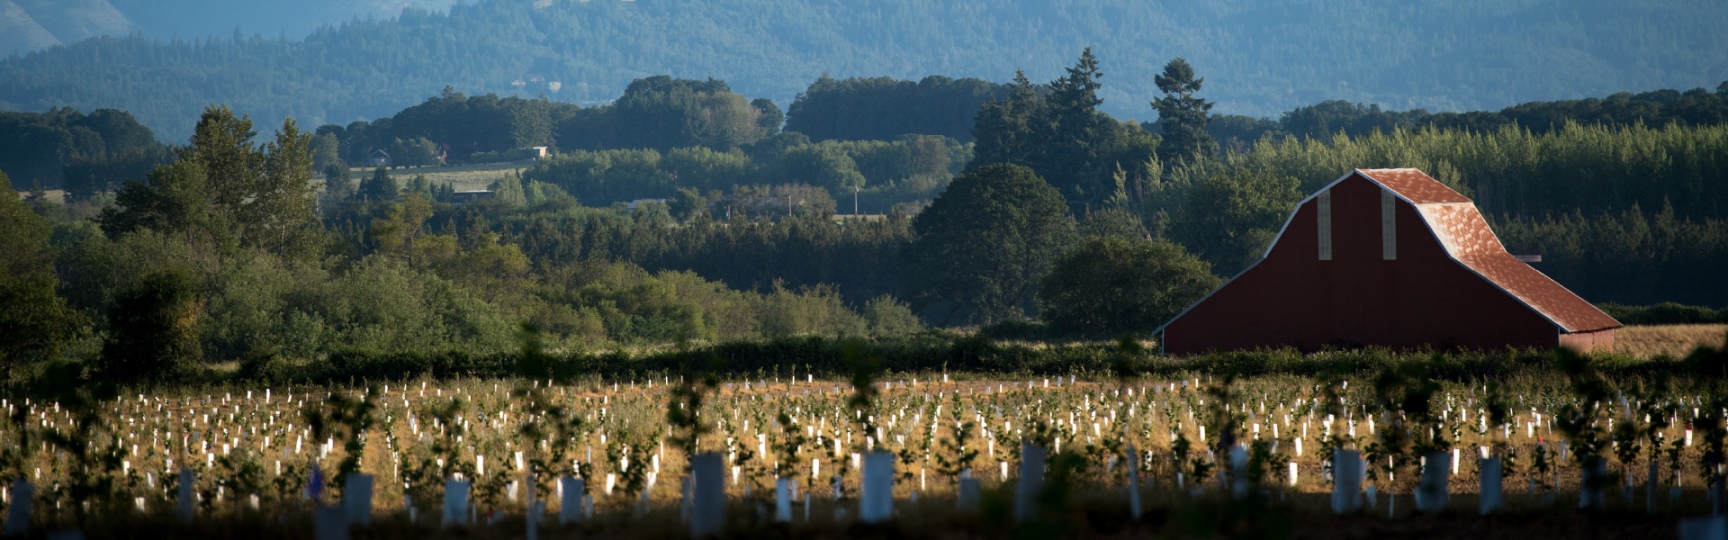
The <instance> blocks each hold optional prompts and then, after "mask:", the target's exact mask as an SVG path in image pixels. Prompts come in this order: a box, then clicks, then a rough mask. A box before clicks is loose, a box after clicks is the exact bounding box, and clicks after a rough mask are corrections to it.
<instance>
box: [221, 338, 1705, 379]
mask: <svg viewBox="0 0 1728 540" xmlns="http://www.w3.org/2000/svg"><path fill="white" fill-rule="evenodd" d="M858 357H871V358H879V359H881V369H882V370H884V372H885V373H887V374H888V375H885V376H893V374H895V373H901V374H917V373H935V372H943V373H965V374H975V375H988V376H999V377H1009V378H1013V377H1021V376H1024V377H1034V376H1036V377H1050V376H1057V375H1064V376H1066V375H1077V376H1080V377H1082V378H1109V377H1112V376H1113V374H1114V373H1117V372H1118V371H1120V370H1122V369H1123V368H1124V365H1127V366H1130V367H1131V368H1132V369H1133V370H1134V371H1135V372H1137V373H1141V374H1144V375H1145V376H1150V377H1182V376H1185V375H1189V374H1194V373H1206V374H1233V375H1237V376H1242V377H1252V376H1264V375H1290V376H1298V377H1314V376H1318V375H1321V374H1334V375H1336V374H1340V373H1342V374H1352V373H1354V374H1358V375H1363V376H1367V375H1372V374H1374V373H1379V372H1380V371H1382V370H1384V369H1386V368H1389V367H1396V366H1399V365H1404V364H1411V363H1421V364H1424V366H1425V368H1424V369H1426V372H1425V376H1426V377H1430V378H1434V379H1443V380H1452V381H1462V380H1480V379H1497V378H1503V377H1510V376H1514V375H1558V373H1559V372H1558V371H1555V370H1556V356H1555V353H1554V352H1551V351H1540V350H1503V351H1454V352H1442V353H1435V352H1432V351H1408V352H1395V351H1388V350H1384V349H1363V350H1353V351H1320V352H1309V353H1305V352H1301V351H1297V350H1294V349H1279V350H1260V351H1240V352H1226V353H1209V354H1203V355H1198V356H1191V357H1169V356H1162V355H1147V354H1144V353H1140V352H1135V350H1134V349H1129V350H1125V349H1123V348H1122V347H1121V345H1120V344H1118V343H1110V342H1081V343H1071V344H1029V343H1019V342H1001V341H995V340H991V339H989V338H985V337H982V336H978V335H959V334H949V333H943V332H927V333H924V334H920V335H917V336H912V337H906V338H897V339H876V340H861V339H843V338H826V337H819V336H816V337H792V338H781V339H771V340H761V341H738V342H728V343H720V344H716V345H713V346H709V347H697V348H687V349H680V350H670V351H658V352H639V353H632V352H628V351H622V350H619V351H611V352H566V353H540V352H536V353H533V354H529V355H526V356H525V355H523V354H519V353H492V354H486V353H470V352H464V351H444V352H419V353H408V352H402V353H370V352H342V353H336V354H332V355H330V357H329V358H328V360H326V361H321V362H292V361H278V362H274V363H271V364H269V365H268V366H265V367H264V368H263V369H260V370H258V371H257V372H255V374H252V375H249V376H253V377H257V378H259V379H262V380H266V381H277V382H303V383H337V382H340V383H347V382H350V381H354V382H359V381H380V380H405V379H412V378H418V377H422V376H430V377H433V378H438V379H449V378H460V377H505V376H524V377H530V378H541V379H544V378H549V379H554V380H562V381H570V380H576V379H580V378H587V377H602V378H607V379H611V378H626V379H631V378H646V377H658V376H676V374H678V373H682V372H684V371H685V370H686V369H687V368H689V367H691V366H702V367H704V368H705V369H709V370H712V371H713V372H716V373H719V374H721V375H722V376H723V377H726V378H735V379H774V378H789V377H797V378H800V379H802V378H804V377H806V376H814V377H817V378H822V377H830V378H832V377H844V376H850V375H851V374H852V373H853V370H854V364H853V362H852V360H850V359H851V358H858ZM1591 358H1592V362H1593V363H1594V365H1595V366H1596V368H1597V369H1599V370H1600V371H1601V372H1602V373H1604V374H1607V375H1612V376H1636V375H1649V374H1656V373H1668V374H1673V375H1677V376H1681V375H1683V376H1689V377H1700V378H1721V377H1728V351H1725V350H1723V349H1711V348H1700V349H1699V350H1698V351H1695V352H1693V353H1692V354H1691V355H1689V356H1688V357H1686V358H1683V359H1676V358H1666V357H1658V358H1655V359H1649V360H1645V359H1638V358H1633V357H1630V356H1625V355H1600V356H1592V357H1591ZM219 379H220V377H217V378H214V379H211V380H219Z"/></svg>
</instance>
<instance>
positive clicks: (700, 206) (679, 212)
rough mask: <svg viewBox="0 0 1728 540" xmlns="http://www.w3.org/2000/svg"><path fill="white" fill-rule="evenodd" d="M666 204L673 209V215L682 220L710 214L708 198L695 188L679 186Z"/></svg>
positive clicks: (685, 220) (686, 220)
mask: <svg viewBox="0 0 1728 540" xmlns="http://www.w3.org/2000/svg"><path fill="white" fill-rule="evenodd" d="M666 204H667V206H668V207H670V208H671V210H672V217H673V218H676V219H677V220H678V221H681V222H688V221H690V220H692V219H696V217H697V216H703V215H707V214H708V199H707V198H706V197H703V196H702V193H701V192H699V191H696V190H695V189H694V188H679V189H678V193H676V194H674V195H672V199H671V200H669V201H667V202H666Z"/></svg>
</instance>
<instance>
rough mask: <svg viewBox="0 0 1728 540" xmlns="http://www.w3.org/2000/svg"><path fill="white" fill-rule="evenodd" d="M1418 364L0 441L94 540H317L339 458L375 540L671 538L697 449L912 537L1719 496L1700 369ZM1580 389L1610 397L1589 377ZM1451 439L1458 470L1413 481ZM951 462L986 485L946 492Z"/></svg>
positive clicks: (1571, 525) (122, 401) (141, 399)
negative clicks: (1038, 456)
mask: <svg viewBox="0 0 1728 540" xmlns="http://www.w3.org/2000/svg"><path fill="white" fill-rule="evenodd" d="M1415 375H1419V374H1416V373H1413V372H1412V373H1402V374H1400V373H1396V372H1394V371H1387V372H1385V373H1382V374H1380V375H1377V376H1355V377H1351V376H1340V377H1321V378H1320V379H1318V380H1317V379H1310V378H1297V377H1290V376H1266V377H1256V378H1250V379H1244V380H1234V381H1232V380H1227V379H1223V378H1215V377H1210V376H1206V375H1198V376H1184V377H1170V378H1162V379H1144V380H1109V379H1104V380H1076V378H1075V377H1072V376H1054V377H1044V376H1039V377H1035V378H1016V379H1012V380H1009V379H1006V378H1003V377H1000V376H997V377H992V378H974V377H969V376H964V375H962V374H942V373H929V374H924V375H922V376H911V375H906V376H904V377H902V376H900V375H895V376H894V378H893V379H892V380H881V381H875V382H873V383H870V384H869V385H868V386H864V387H862V388H866V389H868V390H864V391H860V390H859V389H858V388H854V387H853V386H852V385H851V382H850V381H836V380H823V379H816V378H814V377H812V376H808V375H805V376H791V377H784V378H776V379H755V380H743V379H733V380H726V381H721V382H718V383H717V384H716V385H715V386H712V387H704V386H702V385H699V384H691V385H685V384H680V378H679V377H678V376H676V375H660V376H655V377H640V378H636V379H633V380H630V379H624V380H613V379H598V378H593V379H588V380H584V381H577V382H565V383H562V384H560V383H557V382H555V381H547V380H530V379H466V380H452V381H435V380H416V381H396V382H390V383H379V384H374V385H369V386H367V387H356V386H334V387H275V388H253V389H239V388H235V389H231V390H224V391H220V392H209V393H204V392H199V393H196V394H194V393H187V392H172V391H171V392H165V393H144V394H139V393H133V394H131V395H126V396H122V397H121V398H119V399H117V400H113V401H109V402H105V403H98V404H96V405H95V407H94V408H90V407H85V408H79V407H76V406H67V405H65V404H59V403H43V402H37V401H22V400H13V399H8V400H7V401H6V402H5V403H4V405H3V406H4V408H5V409H6V410H7V412H8V413H10V414H9V416H10V417H11V418H12V419H13V423H11V424H9V425H8V426H7V427H6V429H5V431H4V433H3V434H0V437H3V439H4V446H5V448H8V449H11V450H9V451H8V453H7V454H6V457H7V460H6V462H5V466H6V474H7V476H8V477H11V478H23V479H27V480H28V481H29V483H30V484H31V485H32V486H33V487H34V489H35V495H34V500H33V501H32V503H33V505H32V506H31V508H32V510H31V511H30V518H29V519H30V521H31V525H32V530H35V531H38V532H40V531H42V530H53V529H58V528H64V527H77V528H79V529H81V530H83V531H85V532H86V533H87V534H90V535H92V536H96V537H105V536H114V537H127V536H135V535H137V534H139V531H154V532H153V533H152V534H176V535H181V534H185V535H223V536H226V535H232V534H237V533H238V532H240V531H248V532H246V534H249V535H252V534H254V532H255V533H256V535H262V536H264V537H278V536H285V537H305V536H309V535H310V534H311V533H312V531H313V528H312V524H313V523H314V521H315V519H314V516H315V515H316V514H315V510H316V509H317V508H319V505H320V504H323V505H349V504H353V503H352V502H348V501H352V500H353V499H354V496H355V494H354V493H350V492H347V486H346V484H347V479H348V478H350V477H349V476H348V474H349V473H361V474H365V475H370V477H371V478H372V479H374V480H373V482H372V486H373V487H372V489H371V493H370V496H369V497H365V498H364V499H365V501H367V502H368V503H369V505H370V508H369V509H367V510H364V515H366V516H368V517H367V518H366V519H369V520H375V521H371V524H369V525H358V526H356V528H355V529H353V531H354V534H356V535H358V536H362V537H401V536H425V535H438V534H460V535H477V536H481V537H518V536H520V535H523V534H525V532H526V531H525V525H526V522H525V516H527V515H528V514H530V513H533V514H534V515H535V516H538V517H536V521H537V522H538V524H539V525H538V527H537V528H536V532H537V533H538V534H542V535H548V536H549V537H565V536H569V537H590V536H598V537H636V536H655V537H661V536H664V537H681V536H687V535H688V534H689V528H688V525H686V524H687V523H690V522H691V520H692V519H693V518H692V517H691V516H692V512H694V511H695V510H694V508H695V505H697V504H698V503H697V502H695V501H693V500H692V499H700V498H701V497H700V496H697V495H692V494H690V492H687V491H686V488H685V486H686V483H685V479H686V478H689V473H690V470H691V468H690V466H689V463H690V461H689V460H688V458H687V456H688V455H689V454H690V451H691V450H694V451H696V452H700V453H712V454H715V455H718V459H720V460H721V462H722V463H723V465H722V466H721V468H720V469H718V471H719V477H720V478H722V479H723V484H724V488H723V493H724V501H725V507H726V508H727V511H726V514H725V518H724V522H725V526H724V528H723V532H725V533H726V534H727V535H750V536H760V535H763V534H770V531H779V532H773V533H772V534H775V535H786V534H792V535H797V536H857V535H870V534H878V533H876V532H870V531H878V529H876V528H866V529H863V530H860V529H859V527H865V525H861V524H860V518H861V517H864V516H862V515H861V511H862V510H863V508H861V507H860V501H861V500H864V499H868V498H871V497H873V496H872V495H871V494H869V493H868V492H867V491H868V489H867V488H865V486H864V483H865V482H864V476H865V475H864V474H863V472H864V471H863V470H862V469H864V468H865V466H864V465H863V461H865V460H866V458H868V457H869V456H870V454H871V453H872V452H888V453H890V455H891V456H892V457H891V458H887V459H891V461H892V469H893V470H892V473H891V477H892V480H891V484H889V485H891V493H892V503H891V505H892V508H893V510H892V511H893V513H894V514H893V515H894V516H895V517H894V518H893V519H892V520H890V521H889V522H888V524H886V525H871V526H868V527H877V528H881V527H887V528H889V529H892V530H893V531H897V532H893V533H891V534H893V535H905V534H911V535H915V536H922V535H933V536H940V535H939V534H937V533H936V532H935V531H938V530H951V531H971V533H969V534H984V535H988V536H999V535H1003V534H1007V533H1009V532H1011V530H1012V529H1013V528H1014V526H1013V525H1011V524H1012V523H1015V522H1016V520H1017V519H1021V518H1022V517H1023V516H1022V513H1023V512H1024V511H1025V510H1024V508H1021V506H1022V505H1024V504H1033V505H1034V507H1035V508H1038V509H1041V510H1042V511H1041V512H1036V511H1035V512H1034V513H1038V514H1040V517H1037V518H1030V517H1026V518H1025V523H1023V524H1021V525H1020V527H1022V528H1026V527H1032V528H1034V529H1033V530H1038V529H1036V528H1037V527H1045V529H1042V530H1046V531H1047V532H1055V533H1057V534H1069V535H1075V536H1096V535H1102V536H1123V535H1126V536H1134V535H1139V534H1145V533H1152V532H1159V531H1163V532H1167V533H1169V532H1174V533H1180V534H1190V533H1193V534H1196V535H1199V536H1210V535H1214V534H1221V535H1239V534H1238V533H1240V534H1247V535H1249V536H1257V535H1258V534H1256V533H1254V532H1253V531H1254V530H1255V529H1253V527H1254V526H1255V525H1254V524H1255V523H1257V522H1259V520H1261V518H1263V517H1264V518H1267V519H1273V518H1275V521H1276V520H1283V521H1282V523H1284V524H1285V526H1286V527H1293V529H1292V530H1293V531H1294V532H1295V534H1297V535H1298V536H1303V535H1321V534H1329V533H1323V531H1334V532H1336V531H1340V530H1351V531H1366V530H1381V531H1423V532H1422V534H1433V535H1461V536H1472V535H1473V533H1471V532H1470V531H1472V530H1477V529H1474V527H1480V526H1481V525H1480V524H1481V523H1484V522H1485V521H1484V520H1492V521H1491V522H1492V523H1495V524H1497V525H1495V526H1496V527H1511V528H1513V530H1519V531H1526V530H1528V531H1543V530H1546V531H1549V532H1550V533H1554V534H1559V533H1562V532H1565V531H1572V532H1573V533H1576V532H1578V531H1585V530H1591V531H1596V530H1601V531H1619V532H1621V533H1624V534H1628V535H1630V534H1637V535H1640V537H1649V535H1652V534H1654V535H1671V534H1673V533H1674V532H1675V529H1674V519H1675V516H1677V515H1682V516H1683V515H1688V514H1698V513H1701V512H1706V511H1707V509H1708V504H1709V502H1708V500H1707V497H1706V496H1705V493H1704V486H1706V485H1707V483H1708V482H1711V481H1717V482H1719V481H1720V472H1719V469H1718V468H1717V467H1712V466H1709V464H1710V463H1717V462H1719V461H1720V457H1712V456H1719V454H1712V453H1711V452H1720V448H1721V447H1722V445H1723V438H1724V431H1723V428H1722V406H1723V402H1722V399H1723V397H1722V396H1721V395H1719V394H1718V395H1711V394H1709V393H1708V390H1707V389H1705V388H1703V387H1691V386H1685V385H1679V386H1666V385H1665V384H1664V383H1662V382H1660V381H1657V380H1634V379H1622V380H1611V381H1610V380H1606V379H1590V378H1589V377H1590V376H1589V374H1583V375H1577V376H1575V377H1574V379H1575V382H1574V383H1573V384H1568V382H1567V380H1566V378H1565V377H1560V376H1555V377H1537V376H1519V377H1517V378H1516V379H1515V380H1511V381H1506V382H1505V384H1504V385H1501V384H1487V383H1484V382H1482V381H1451V382H1441V381H1434V380H1430V379H1424V378H1422V377H1420V376H1415ZM1579 377H1582V378H1579ZM1590 380H1597V381H1600V382H1602V383H1604V384H1606V385H1607V386H1606V388H1608V389H1609V390H1608V392H1609V393H1607V394H1603V393H1601V391H1600V389H1598V390H1588V387H1589V384H1587V383H1589V381H1590ZM1578 381H1582V382H1584V383H1586V384H1585V385H1584V386H1579V385H1578V384H1577V382H1578ZM1577 388H1586V389H1587V390H1586V391H1584V392H1579V391H1575V389H1577ZM1592 392H1594V393H1592ZM695 396H700V397H699V398H697V397H695ZM668 407H673V408H676V409H678V410H680V411H686V412H691V413H693V414H687V415H686V414H680V415H671V416H669V415H668V414H667V413H668ZM80 443H86V444H80ZM1026 445H1029V446H1026ZM1031 448H1041V449H1042V451H1043V454H1045V456H1046V459H1045V460H1044V464H1043V465H1042V466H1040V465H1029V466H1030V467H1034V468H1035V469H1034V470H1036V469H1038V468H1041V469H1042V470H1043V473H1042V474H1039V475H1037V478H1039V479H1041V481H1042V483H1043V485H1044V486H1045V487H1044V488H1043V489H1040V490H1038V491H1037V493H1038V494H1037V495H1036V496H1034V497H1033V499H1032V500H1035V502H1034V503H1025V502H1023V501H1020V500H1018V498H1019V497H1021V496H1019V495H1017V490H1020V489H1021V488H1020V484H1021V482H1022V476H1025V474H1024V470H1023V468H1022V467H1023V462H1022V460H1023V458H1026V457H1027V456H1023V455H1022V452H1023V449H1031ZM1581 449H1582V450H1581ZM1334 450H1346V451H1356V452H1360V453H1361V455H1362V456H1363V461H1362V462H1361V463H1360V464H1359V466H1362V467H1363V470H1362V472H1364V473H1365V474H1364V477H1363V478H1362V480H1363V482H1362V483H1361V489H1360V490H1358V491H1357V493H1358V495H1356V497H1358V502H1359V503H1360V504H1361V508H1360V509H1356V510H1351V511H1349V512H1347V514H1349V515H1347V516H1345V517H1335V516H1333V512H1332V508H1331V505H1332V504H1333V503H1332V499H1333V496H1332V492H1333V491H1334V489H1335V488H1336V487H1337V484H1336V483H1334V482H1333V481H1332V480H1333V478H1332V467H1333V461H1332V460H1331V459H1330V458H1331V457H1332V456H1333V455H1334V454H1333V451H1334ZM1033 451H1036V450H1033ZM1580 452H1589V453H1590V454H1589V455H1592V456H1600V457H1601V458H1603V460H1604V461H1602V462H1601V465H1602V469H1601V470H1600V471H1599V472H1603V473H1606V474H1604V475H1596V476H1590V477H1588V478H1587V477H1586V476H1585V475H1583V474H1581V472H1580V471H1581V470H1584V468H1585V467H1583V465H1585V464H1587V463H1590V462H1591V461H1590V460H1589V458H1587V457H1584V456H1583V455H1582V454H1581V453H1580ZM1436 456H1444V457H1445V460H1444V461H1445V462H1449V463H1447V464H1446V465H1444V466H1441V467H1439V468H1434V467H1430V468H1429V469H1431V470H1429V471H1428V472H1427V473H1426V474H1425V473H1424V471H1423V468H1424V467H1425V466H1426V465H1425V461H1426V460H1427V459H1428V458H1433V457H1436ZM1483 457H1495V458H1499V459H1500V463H1501V466H1502V474H1503V482H1502V484H1503V486H1504V487H1503V489H1504V500H1503V504H1501V505H1499V506H1498V507H1497V508H1494V509H1492V510H1494V511H1495V512H1496V513H1499V514H1501V515H1500V516H1497V517H1493V518H1481V519H1478V518H1477V517H1476V515H1477V512H1478V510H1479V507H1480V506H1481V503H1480V499H1479V498H1478V493H1477V492H1478V489H1479V486H1481V485H1482V479H1481V470H1480V464H1479V461H1478V458H1483ZM1712 460H1714V461H1712ZM1436 475H1438V476H1436ZM963 477H964V478H971V479H975V480H976V481H977V486H978V490H977V491H976V492H973V493H964V492H963V491H964V490H962V489H960V488H958V487H957V486H959V485H960V479H961V478H963ZM777 478H786V479H787V482H786V483H787V486H786V487H787V489H785V490H784V491H781V490H777V489H776V479H777ZM1433 478H1439V486H1443V487H1444V491H1442V492H1441V493H1447V494H1449V497H1450V501H1449V502H1448V503H1446V504H1445V506H1444V508H1445V510H1444V511H1443V512H1441V513H1439V514H1438V515H1437V516H1434V515H1430V514H1431V513H1430V512H1418V511H1417V509H1416V505H1415V504H1414V501H1413V500H1412V495H1413V493H1414V492H1416V491H1418V490H1419V489H1420V487H1421V486H1427V488H1426V489H1433V488H1434V487H1435V485H1434V482H1433V481H1432V480H1431V479H1433ZM562 479H571V480H574V479H580V480H582V482H581V483H579V484H577V483H568V482H567V481H564V480H562ZM186 480H189V481H190V482H189V483H186V484H184V487H183V485H182V482H184V481H186ZM449 480H459V481H461V482H466V484H465V486H466V488H465V489H467V491H466V497H462V498H461V499H463V500H460V501H456V502H452V501H451V500H450V499H449V498H447V497H449V495H447V492H448V491H449V490H450V489H452V484H449V483H447V482H448V481H449ZM13 484H14V486H16V485H17V484H18V482H15V481H14V482H13ZM1130 485H1134V486H1136V488H1135V489H1132V490H1131V489H1130V487H1129V486H1130ZM1592 485H1594V486H1596V487H1597V489H1594V490H1592V489H1590V486H1592ZM567 489H574V490H580V493H579V494H578V493H574V492H573V493H566V490H567ZM874 489H877V490H878V492H880V488H879V486H878V487H877V488H874ZM1590 492H1601V493H1605V495H1595V497H1599V498H1598V499H1596V502H1595V503H1593V504H1592V506H1594V507H1596V508H1597V509H1596V510H1595V511H1593V512H1591V513H1587V514H1576V513H1574V512H1573V511H1572V509H1575V508H1578V507H1579V505H1580V498H1581V494H1583V493H1590ZM879 496H880V495H875V497H879ZM13 497H16V493H8V495H7V499H6V504H7V505H9V506H15V505H17V504H18V502H17V501H16V500H13ZM781 498H784V499H785V501H786V506H785V507H784V508H782V507H780V506H779V499H781ZM1585 498H1586V499H1589V497H1585ZM536 503H538V504H536ZM452 504H454V505H455V506H449V505H452ZM566 504H568V505H570V506H571V508H570V509H569V510H568V511H566V510H565V508H564V507H565V506H566ZM957 506H963V507H966V508H965V509H957ZM1136 507H1138V508H1137V510H1138V517H1139V519H1135V518H1134V517H1133V514H1134V512H1135V511H1136ZM531 510H532V512H531ZM783 512H784V513H783ZM360 513H361V512H360V511H358V510H351V511H349V512H348V513H347V514H346V516H348V517H347V518H346V519H347V520H348V521H358V520H359V519H361V518H360V517H358V516H359V515H360ZM1351 515H1353V516H1355V517H1350V516H1351ZM777 517H785V518H787V521H789V523H783V524H779V523H775V522H776V521H777V519H776V518H777ZM1196 520H1198V521H1196ZM564 521H571V523H569V524H567V525H565V524H561V522H564ZM1197 523H1198V525H1197ZM273 524H274V525H273ZM13 525H14V524H13V523H10V522H9V523H8V524H7V526H8V527H12V526H13ZM1191 527H1200V529H1196V530H1192V531H1191V530H1190V529H1189V528H1191ZM1208 527H1211V528H1208ZM1237 529H1242V530H1237ZM885 530H886V529H885ZM919 530H925V532H917V531H919ZM861 531H862V532H861ZM1184 531H1187V532H1184ZM1196 531H1197V532H1196ZM1206 531H1211V532H1206ZM1232 531H1234V532H1232ZM878 532H881V531H878ZM883 534H889V533H883ZM1341 534H1342V533H1341Z"/></svg>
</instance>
